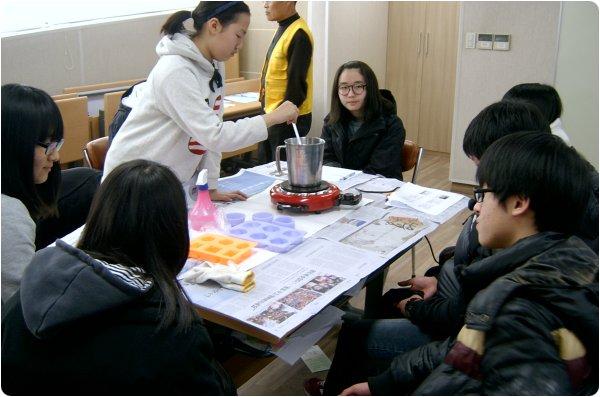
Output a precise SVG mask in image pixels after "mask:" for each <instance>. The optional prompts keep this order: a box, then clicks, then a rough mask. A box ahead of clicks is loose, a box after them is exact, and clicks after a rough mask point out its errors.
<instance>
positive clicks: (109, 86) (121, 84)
mask: <svg viewBox="0 0 600 397" xmlns="http://www.w3.org/2000/svg"><path fill="white" fill-rule="evenodd" d="M142 80H144V79H131V80H119V81H113V82H110V83H98V84H87V85H80V86H77V87H67V88H64V89H63V93H65V94H69V93H73V92H75V93H84V95H86V93H87V92H93V91H102V90H106V91H110V92H112V91H117V90H122V89H127V88H129V87H131V86H132V85H134V84H135V83H138V82H140V81H142Z"/></svg>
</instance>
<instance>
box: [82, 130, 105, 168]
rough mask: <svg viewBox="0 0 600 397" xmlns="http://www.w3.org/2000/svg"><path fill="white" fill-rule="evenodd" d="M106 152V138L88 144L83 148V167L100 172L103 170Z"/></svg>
mask: <svg viewBox="0 0 600 397" xmlns="http://www.w3.org/2000/svg"><path fill="white" fill-rule="evenodd" d="M106 152H108V137H107V136H103V137H102V138H98V139H94V140H93V141H90V142H88V143H87V144H86V145H85V147H84V148H83V159H84V161H85V165H87V166H88V167H90V168H94V169H96V170H100V171H102V170H103V169H104V159H105V158H106Z"/></svg>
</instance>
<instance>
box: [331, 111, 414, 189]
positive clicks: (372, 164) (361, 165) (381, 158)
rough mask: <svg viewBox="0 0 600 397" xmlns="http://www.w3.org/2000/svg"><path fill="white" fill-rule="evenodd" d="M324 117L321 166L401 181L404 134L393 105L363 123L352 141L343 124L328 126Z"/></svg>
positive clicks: (340, 122)
mask: <svg viewBox="0 0 600 397" xmlns="http://www.w3.org/2000/svg"><path fill="white" fill-rule="evenodd" d="M328 121H329V115H327V117H325V124H324V125H323V132H322V134H321V138H323V139H324V140H325V150H324V154H323V164H324V165H329V166H334V167H342V168H349V169H353V170H362V171H364V172H366V173H368V174H380V175H383V176H385V177H387V178H396V179H399V180H402V147H403V146H404V139H405V138H406V131H405V130H404V125H403V124H402V120H400V118H399V117H398V116H397V115H396V107H395V105H394V104H393V102H392V103H391V104H390V105H389V106H386V107H385V109H384V110H382V112H381V115H380V116H379V117H377V118H376V119H375V120H372V121H370V122H365V123H363V124H362V125H361V126H360V128H359V129H358V131H356V133H355V134H354V136H353V137H352V139H349V138H348V130H347V129H348V127H347V124H346V122H344V121H338V122H337V123H335V124H329V123H328Z"/></svg>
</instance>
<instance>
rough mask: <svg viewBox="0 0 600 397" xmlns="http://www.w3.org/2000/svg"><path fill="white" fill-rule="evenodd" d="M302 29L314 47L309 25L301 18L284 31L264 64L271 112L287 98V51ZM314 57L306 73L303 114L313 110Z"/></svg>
mask: <svg viewBox="0 0 600 397" xmlns="http://www.w3.org/2000/svg"><path fill="white" fill-rule="evenodd" d="M299 29H302V30H304V31H305V32H306V34H307V35H308V38H309V40H310V44H311V45H312V46H313V48H314V44H313V37H312V33H311V32H310V30H309V29H308V25H307V24H306V22H305V21H304V19H302V18H299V19H297V20H295V21H294V22H293V23H292V24H291V25H290V26H288V28H287V29H286V30H285V32H283V34H282V35H281V37H280V38H279V41H278V42H277V44H276V45H275V47H274V48H273V51H272V52H271V57H270V58H269V59H268V61H267V62H268V63H267V64H266V65H263V69H264V67H265V66H266V68H267V71H266V73H265V87H264V90H265V93H264V94H265V96H264V97H265V112H267V113H269V112H271V111H273V110H275V108H277V106H279V105H280V104H281V103H282V102H283V99H284V98H285V91H286V88H287V69H288V61H287V52H288V48H289V46H290V42H291V41H292V38H293V37H294V35H295V34H296V32H297V31H298V30H299ZM312 64H313V62H312V57H311V60H310V65H309V66H308V73H307V74H306V86H307V88H308V90H307V92H306V99H305V100H304V102H302V104H301V105H300V106H299V109H298V110H299V113H300V114H301V115H303V114H308V113H310V112H311V110H312V97H313V92H312V91H313V84H312Z"/></svg>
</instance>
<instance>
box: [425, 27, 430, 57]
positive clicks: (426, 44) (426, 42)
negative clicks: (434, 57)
mask: <svg viewBox="0 0 600 397" xmlns="http://www.w3.org/2000/svg"><path fill="white" fill-rule="evenodd" d="M428 54H429V32H427V35H426V36H425V55H428Z"/></svg>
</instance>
